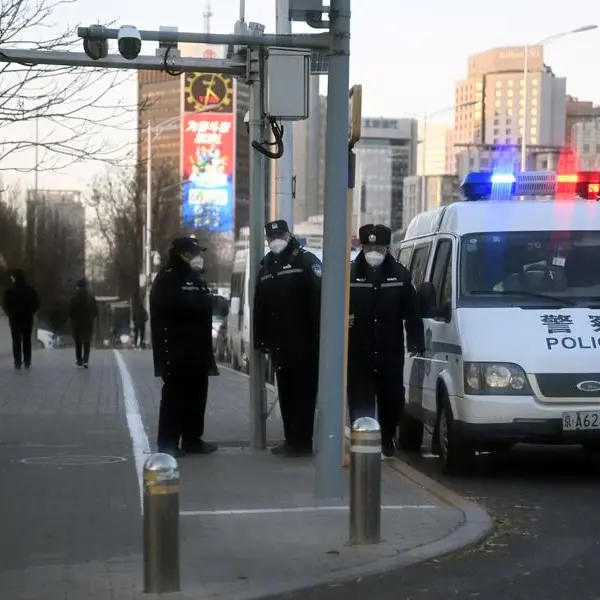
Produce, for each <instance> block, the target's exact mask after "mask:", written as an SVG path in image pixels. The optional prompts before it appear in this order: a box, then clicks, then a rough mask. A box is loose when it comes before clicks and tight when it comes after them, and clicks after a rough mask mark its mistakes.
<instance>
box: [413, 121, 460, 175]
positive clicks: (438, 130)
mask: <svg viewBox="0 0 600 600" xmlns="http://www.w3.org/2000/svg"><path fill="white" fill-rule="evenodd" d="M451 130H452V125H448V124H446V123H427V124H426V125H425V124H423V127H422V128H420V130H419V138H420V139H419V146H418V148H417V174H418V175H444V173H446V172H447V171H446V153H447V138H448V132H449V131H451Z"/></svg>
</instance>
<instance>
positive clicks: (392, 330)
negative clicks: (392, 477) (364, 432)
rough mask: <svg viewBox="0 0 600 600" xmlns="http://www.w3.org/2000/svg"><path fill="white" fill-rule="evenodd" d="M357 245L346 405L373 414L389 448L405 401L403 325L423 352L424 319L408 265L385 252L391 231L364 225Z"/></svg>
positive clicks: (354, 414)
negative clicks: (359, 244)
mask: <svg viewBox="0 0 600 600" xmlns="http://www.w3.org/2000/svg"><path fill="white" fill-rule="evenodd" d="M359 238H360V243H361V245H362V250H361V252H360V253H359V254H358V256H357V257H356V258H355V260H354V262H353V263H352V266H351V271H350V318H349V326H350V332H349V346H348V406H349V409H350V419H351V422H354V421H355V420H356V419H358V418H360V417H363V416H370V417H374V416H375V401H376V400H377V410H378V416H379V424H380V426H381V437H382V450H383V454H384V455H385V456H388V457H389V456H392V455H393V453H394V435H395V432H396V426H397V423H398V421H399V418H400V414H401V411H402V406H403V405H404V385H403V366H404V330H403V325H404V326H405V328H406V337H407V344H408V350H409V352H423V351H424V345H425V342H424V333H423V321H422V319H421V318H420V316H419V309H418V304H417V294H416V291H415V288H414V285H413V283H412V281H411V278H410V273H409V272H408V270H407V269H406V268H405V267H404V266H403V265H402V264H400V263H399V262H397V261H396V260H395V259H394V258H393V257H392V255H391V254H390V253H389V246H390V243H391V238H392V230H391V229H390V228H389V227H386V226H385V225H372V224H370V225H364V226H363V227H361V228H360V230H359Z"/></svg>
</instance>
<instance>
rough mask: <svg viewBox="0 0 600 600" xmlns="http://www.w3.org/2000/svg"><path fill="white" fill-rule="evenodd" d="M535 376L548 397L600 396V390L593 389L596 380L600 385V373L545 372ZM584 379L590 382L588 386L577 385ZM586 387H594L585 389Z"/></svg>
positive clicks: (543, 393) (541, 389)
mask: <svg viewBox="0 0 600 600" xmlns="http://www.w3.org/2000/svg"><path fill="white" fill-rule="evenodd" d="M535 378H536V380H537V384H538V386H539V388H540V391H541V392H542V395H543V396H545V397H546V398H581V399H585V398H589V399H590V400H594V399H598V398H600V390H595V389H593V388H594V387H595V386H594V385H593V383H594V382H597V383H598V387H600V373H543V374H540V375H536V376H535ZM584 381H586V382H589V383H588V386H583V387H584V390H582V389H580V388H578V387H577V386H578V385H581V383H583V382H584ZM585 387H590V388H592V389H591V390H590V391H585Z"/></svg>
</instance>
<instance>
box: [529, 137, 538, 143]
mask: <svg viewBox="0 0 600 600" xmlns="http://www.w3.org/2000/svg"><path fill="white" fill-rule="evenodd" d="M529 141H530V143H531V144H537V138H536V137H535V136H532V137H531V140H529Z"/></svg>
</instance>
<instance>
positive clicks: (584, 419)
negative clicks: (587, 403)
mask: <svg viewBox="0 0 600 600" xmlns="http://www.w3.org/2000/svg"><path fill="white" fill-rule="evenodd" d="M562 422H563V431H586V430H592V429H600V411H578V412H566V413H563V416H562Z"/></svg>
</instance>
